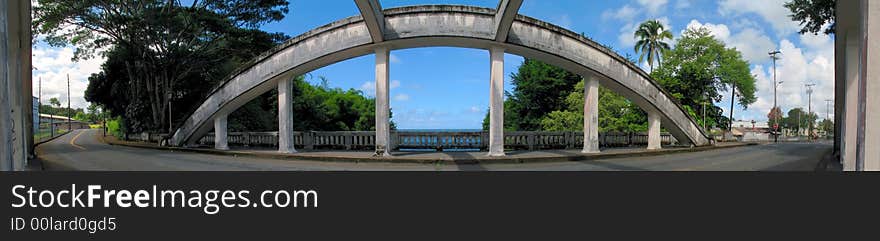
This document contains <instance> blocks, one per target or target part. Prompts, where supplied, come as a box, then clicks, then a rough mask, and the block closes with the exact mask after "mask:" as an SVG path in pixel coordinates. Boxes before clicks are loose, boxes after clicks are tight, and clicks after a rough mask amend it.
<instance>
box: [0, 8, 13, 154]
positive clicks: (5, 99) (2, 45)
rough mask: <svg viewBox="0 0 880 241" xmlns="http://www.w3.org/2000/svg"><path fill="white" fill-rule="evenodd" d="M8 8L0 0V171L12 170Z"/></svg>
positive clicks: (11, 35) (10, 36)
mask: <svg viewBox="0 0 880 241" xmlns="http://www.w3.org/2000/svg"><path fill="white" fill-rule="evenodd" d="M8 8H9V2H8V0H0V171H12V170H13V167H12V156H13V154H12V153H13V150H14V149H13V144H12V136H13V135H14V133H15V132H14V131H13V122H12V103H10V101H9V99H10V95H9V94H10V93H9V91H10V90H9V86H10V84H11V83H10V82H11V81H12V79H10V78H9V76H10V75H9V72H10V71H9V69H8V67H7V66H8V64H9V61H10V60H11V61H15V60H14V59H11V58H9V47H8V46H9V45H8V43H7V40H9V39H10V38H12V37H15V36H14V34H11V33H10V32H9V31H7V28H6V23H7V22H8V13H9V11H7V9H8Z"/></svg>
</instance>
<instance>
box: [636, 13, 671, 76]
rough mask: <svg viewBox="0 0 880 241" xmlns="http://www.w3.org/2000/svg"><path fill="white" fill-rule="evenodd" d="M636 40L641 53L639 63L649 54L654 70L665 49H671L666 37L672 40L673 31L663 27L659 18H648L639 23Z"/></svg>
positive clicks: (638, 51)
mask: <svg viewBox="0 0 880 241" xmlns="http://www.w3.org/2000/svg"><path fill="white" fill-rule="evenodd" d="M634 35H635V38H638V39H639V40H638V41H637V42H636V46H635V51H636V52H637V53H640V55H639V63H641V62H642V61H644V60H645V57H646V56H647V60H648V66H651V72H653V71H654V62H655V61H657V62H661V60H662V57H661V56H662V54H663V52H664V51H667V50H669V44H668V43H666V42H664V39H669V40H672V32H670V31H669V30H667V29H666V28H664V27H663V24H662V23H660V21H657V20H648V21H645V22H643V23H642V24H640V25H639V28H638V29H636V32H635V33H634Z"/></svg>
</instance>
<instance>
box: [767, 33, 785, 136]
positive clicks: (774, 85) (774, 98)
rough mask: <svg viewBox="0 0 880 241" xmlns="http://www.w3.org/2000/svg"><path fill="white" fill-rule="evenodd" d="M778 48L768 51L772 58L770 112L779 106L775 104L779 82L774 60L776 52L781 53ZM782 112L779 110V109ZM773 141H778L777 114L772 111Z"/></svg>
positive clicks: (777, 57)
mask: <svg viewBox="0 0 880 241" xmlns="http://www.w3.org/2000/svg"><path fill="white" fill-rule="evenodd" d="M781 53H782V52H780V51H779V50H776V51H773V52H770V53H768V54H769V55H770V59H773V110H771V111H770V112H771V113H772V112H774V111H776V110H777V108H779V107H778V106H777V105H776V89H777V87H779V84H780V83H779V82H776V60H778V59H779V56H777V55H778V54H781ZM779 112H780V113H781V112H782V111H781V110H780V111H779ZM773 132H774V133H773V142H779V115H778V114H776V113H773Z"/></svg>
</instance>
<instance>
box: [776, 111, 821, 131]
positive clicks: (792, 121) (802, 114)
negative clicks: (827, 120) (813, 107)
mask: <svg viewBox="0 0 880 241" xmlns="http://www.w3.org/2000/svg"><path fill="white" fill-rule="evenodd" d="M818 119H819V117H818V116H817V115H816V113H807V112H806V111H804V109H803V108H793V109H791V110H788V116H787V117H782V118H780V126H781V127H782V128H786V129H789V130H795V131H796V132H797V133H801V132H802V131H803V130H804V129H807V130H809V129H810V126H811V125H813V124H815V123H816V120H818Z"/></svg>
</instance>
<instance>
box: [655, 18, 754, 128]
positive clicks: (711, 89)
mask: <svg viewBox="0 0 880 241" xmlns="http://www.w3.org/2000/svg"><path fill="white" fill-rule="evenodd" d="M662 62H663V64H662V65H660V67H659V68H658V69H657V70H655V71H654V72H652V74H651V76H653V77H654V79H656V80H657V81H658V82H659V84H660V85H661V86H663V88H664V89H666V90H667V91H668V92H669V93H670V94H671V96H672V97H674V98H675V99H676V100H678V101H679V102H680V103H681V104H682V105H683V106H684V108H685V110H686V111H687V112H688V113H689V114H690V115H691V116H692V117H694V118H695V119H696V120H697V121H698V122H699V123H700V124H704V123H705V125H707V126H717V125H725V126H726V125H727V124H728V123H729V121H730V120H728V118H727V117H725V116H724V115H723V113H722V112H723V111H722V109H721V108H720V107H717V106H715V105H714V104H713V103H714V102H720V101H721V97H722V95H721V94H722V93H723V92H727V91H728V88H729V87H735V89H736V94H737V96H739V97H740V98H739V99H738V103H739V104H740V105H741V106H743V108H748V106H749V105H750V104H752V103H754V102H755V101H756V100H757V98H756V97H755V77H754V76H752V75H751V70H750V69H749V63H748V61H746V60H743V58H742V54H741V53H740V52H739V51H738V50H736V49H735V48H727V47H726V46H725V44H724V43H723V42H721V41H720V40H718V39H715V38H714V37H712V33H711V32H710V31H709V30H708V29H706V28H700V29H688V30H686V31H685V32H684V34H682V37H681V38H680V39H679V40H678V42H677V43H676V44H675V48H674V49H672V50H670V51H666V57H665V58H664V59H663V61H662ZM703 112H705V113H706V118H705V119H703V118H702V114H703Z"/></svg>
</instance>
